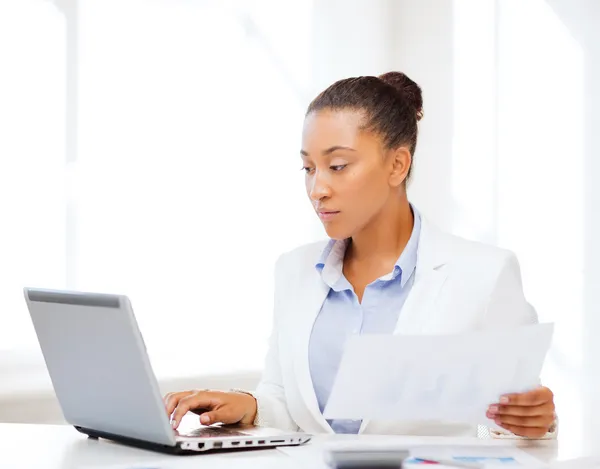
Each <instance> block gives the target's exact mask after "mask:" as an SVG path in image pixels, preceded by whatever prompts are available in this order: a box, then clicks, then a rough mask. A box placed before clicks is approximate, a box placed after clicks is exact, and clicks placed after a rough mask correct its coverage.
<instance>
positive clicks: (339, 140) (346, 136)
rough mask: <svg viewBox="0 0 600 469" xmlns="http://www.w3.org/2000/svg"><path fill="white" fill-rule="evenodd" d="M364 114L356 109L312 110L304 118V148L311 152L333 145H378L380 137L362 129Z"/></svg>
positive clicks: (353, 146) (354, 146) (357, 146)
mask: <svg viewBox="0 0 600 469" xmlns="http://www.w3.org/2000/svg"><path fill="white" fill-rule="evenodd" d="M363 125H364V114H363V113H362V112H360V111H354V110H350V109H348V110H335V111H333V110H328V109H324V110H321V111H317V112H312V113H310V114H308V115H307V116H306V118H305V119H304V128H303V131H302V148H303V150H305V151H307V152H309V153H311V152H313V151H321V150H325V149H327V148H330V147H332V146H336V145H342V146H348V147H352V148H356V149H358V148H360V147H364V146H365V145H368V146H372V145H373V144H376V145H378V144H379V139H378V138H377V137H376V136H375V135H373V134H372V133H370V132H367V131H365V130H363V129H362V127H363Z"/></svg>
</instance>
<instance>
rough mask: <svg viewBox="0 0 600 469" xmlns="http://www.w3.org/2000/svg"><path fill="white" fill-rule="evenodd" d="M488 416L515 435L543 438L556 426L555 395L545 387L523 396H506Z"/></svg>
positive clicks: (489, 410)
mask: <svg viewBox="0 0 600 469" xmlns="http://www.w3.org/2000/svg"><path fill="white" fill-rule="evenodd" d="M486 416H487V417H488V418H490V419H492V420H494V422H496V424H497V425H499V426H501V427H502V428H504V429H506V430H508V431H510V432H512V433H514V434H515V435H518V436H524V437H528V438H541V437H543V436H544V435H545V434H546V433H547V432H548V431H550V429H551V427H552V426H553V424H554V419H555V414H554V394H552V391H550V389H548V388H546V387H543V386H540V387H539V388H536V389H534V390H532V391H529V392H524V393H521V394H506V395H505V396H502V397H501V398H500V402H499V403H498V404H492V405H491V406H490V407H489V408H488V411H487V413H486Z"/></svg>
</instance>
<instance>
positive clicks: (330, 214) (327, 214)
mask: <svg viewBox="0 0 600 469" xmlns="http://www.w3.org/2000/svg"><path fill="white" fill-rule="evenodd" d="M317 213H318V214H319V218H320V219H321V220H322V221H330V220H332V219H333V218H335V217H336V216H337V215H338V214H339V213H340V212H339V210H319V211H318V212H317Z"/></svg>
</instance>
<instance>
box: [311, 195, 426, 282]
mask: <svg viewBox="0 0 600 469" xmlns="http://www.w3.org/2000/svg"><path fill="white" fill-rule="evenodd" d="M411 208H412V211H413V217H414V225H413V230H412V233H411V235H410V238H409V240H408V243H407V244H406V246H405V248H404V250H403V251H402V253H401V254H400V257H399V258H398V260H397V261H396V263H395V264H394V269H393V270H392V272H390V273H389V274H386V275H384V276H382V277H380V278H379V280H380V281H383V282H386V281H390V280H394V279H396V278H397V277H398V276H399V275H400V276H401V277H400V285H401V286H402V287H404V285H406V282H408V280H409V279H410V277H411V276H412V274H413V272H414V271H415V269H416V266H417V249H418V246H419V235H420V233H421V214H420V213H419V212H418V211H417V209H415V208H414V207H413V206H412V205H411ZM348 242H349V240H348V239H340V240H335V239H330V240H329V242H328V243H327V245H326V246H325V249H323V252H322V253H321V256H320V258H319V260H318V262H317V263H316V265H315V268H316V269H317V270H318V271H319V272H320V273H321V278H322V279H323V281H324V282H325V283H326V284H327V285H328V286H329V287H330V288H332V289H333V290H335V291H341V290H345V289H349V288H351V286H350V283H349V282H348V281H347V280H346V278H345V277H344V275H343V267H344V255H345V253H346V248H347V247H348Z"/></svg>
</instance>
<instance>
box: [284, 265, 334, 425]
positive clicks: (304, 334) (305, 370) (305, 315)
mask: <svg viewBox="0 0 600 469" xmlns="http://www.w3.org/2000/svg"><path fill="white" fill-rule="evenodd" d="M305 278H306V281H305V282H303V284H302V287H301V289H300V290H299V295H298V297H297V300H296V302H295V303H296V306H295V308H294V316H295V320H294V325H295V326H294V327H295V330H294V342H295V343H294V347H295V350H294V353H293V357H294V372H295V373H294V374H295V376H296V378H297V382H298V388H299V390H300V394H301V396H302V399H303V400H304V404H305V406H306V408H307V410H308V411H309V414H310V418H309V419H307V421H306V422H302V423H303V425H301V426H302V428H303V429H304V430H306V431H311V432H313V433H316V432H318V431H321V432H322V431H325V432H328V433H333V430H332V429H331V426H330V425H329V424H328V423H327V421H326V420H325V418H324V417H323V415H322V414H321V411H320V410H319V403H318V401H317V396H316V395H315V391H314V387H313V382H312V377H311V375H310V369H309V362H308V349H309V341H310V336H311V333H312V328H313V325H314V323H315V320H316V318H317V315H318V314H319V312H320V311H321V307H322V305H323V302H324V301H325V299H326V298H327V294H328V293H329V287H328V286H327V284H325V282H323V281H322V280H321V276H320V275H319V274H318V272H317V271H316V270H315V269H313V270H312V272H310V273H309V275H307V276H306V277H305ZM298 423H301V422H298Z"/></svg>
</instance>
